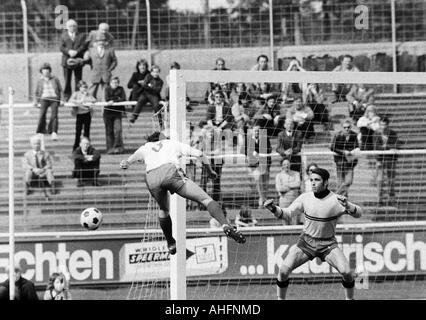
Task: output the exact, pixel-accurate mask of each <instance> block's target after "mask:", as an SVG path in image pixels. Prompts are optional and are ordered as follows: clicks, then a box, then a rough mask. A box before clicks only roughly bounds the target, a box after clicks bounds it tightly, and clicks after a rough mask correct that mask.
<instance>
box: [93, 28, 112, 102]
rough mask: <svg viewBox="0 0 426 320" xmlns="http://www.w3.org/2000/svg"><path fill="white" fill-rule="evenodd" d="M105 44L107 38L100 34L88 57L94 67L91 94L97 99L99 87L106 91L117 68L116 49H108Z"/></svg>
mask: <svg viewBox="0 0 426 320" xmlns="http://www.w3.org/2000/svg"><path fill="white" fill-rule="evenodd" d="M105 43H106V36H105V35H104V34H103V33H98V34H97V35H96V38H95V44H94V46H93V47H92V48H90V49H89V55H88V59H89V60H90V62H91V65H92V71H91V77H90V79H91V82H92V84H91V87H90V92H91V93H92V96H94V97H95V98H96V99H97V96H98V89H99V87H101V90H102V91H103V90H104V89H105V86H106V85H107V84H108V83H109V81H110V79H111V76H112V71H113V70H114V69H115V67H116V66H117V57H116V56H115V51H114V49H112V48H108V47H106V46H105ZM101 96H104V92H102V95H101Z"/></svg>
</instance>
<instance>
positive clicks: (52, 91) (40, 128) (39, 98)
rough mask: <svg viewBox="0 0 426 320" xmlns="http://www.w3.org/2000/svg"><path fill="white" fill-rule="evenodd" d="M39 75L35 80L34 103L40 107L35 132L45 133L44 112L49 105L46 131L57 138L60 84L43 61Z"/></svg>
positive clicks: (53, 137) (54, 138) (60, 95)
mask: <svg viewBox="0 0 426 320" xmlns="http://www.w3.org/2000/svg"><path fill="white" fill-rule="evenodd" d="M40 73H41V77H40V79H39V80H38V81H37V86H36V91H35V95H34V96H35V101H34V104H35V105H36V106H39V107H40V116H39V120H38V125H37V131H36V133H42V134H43V133H46V113H47V109H48V108H49V107H50V120H49V125H48V127H47V132H48V133H49V134H51V138H52V140H54V141H56V140H58V125H59V124H58V122H59V121H58V108H59V105H60V103H61V98H62V86H61V83H60V81H59V79H58V78H57V77H55V76H54V75H52V67H51V66H50V64H49V63H44V64H43V65H42V66H41V68H40Z"/></svg>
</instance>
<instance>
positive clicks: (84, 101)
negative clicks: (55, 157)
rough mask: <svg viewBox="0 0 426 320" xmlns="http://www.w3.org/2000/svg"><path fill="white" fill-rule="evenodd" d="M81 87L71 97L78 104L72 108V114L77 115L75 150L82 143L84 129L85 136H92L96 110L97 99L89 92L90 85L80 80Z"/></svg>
mask: <svg viewBox="0 0 426 320" xmlns="http://www.w3.org/2000/svg"><path fill="white" fill-rule="evenodd" d="M79 87H80V88H79V91H77V92H74V93H73V95H72V96H71V98H70V102H71V103H73V104H74V105H76V106H74V107H72V109H71V115H72V116H74V117H76V121H75V139H74V145H73V148H72V150H73V151H74V150H75V149H77V148H78V146H79V144H80V136H81V131H82V130H84V136H85V137H87V138H90V124H91V122H92V114H93V112H94V110H93V104H94V103H95V102H96V99H95V98H94V97H93V96H92V95H91V94H90V93H89V86H88V85H87V83H86V82H84V81H80V82H79Z"/></svg>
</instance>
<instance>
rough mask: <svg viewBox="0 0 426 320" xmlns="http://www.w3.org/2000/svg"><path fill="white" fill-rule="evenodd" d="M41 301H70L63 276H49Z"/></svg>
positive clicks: (57, 273)
mask: <svg viewBox="0 0 426 320" xmlns="http://www.w3.org/2000/svg"><path fill="white" fill-rule="evenodd" d="M43 300H72V296H71V292H70V291H69V288H68V284H67V279H65V275H64V274H62V273H59V272H54V273H52V274H51V275H50V277H49V283H48V284H47V287H46V291H45V292H44V295H43Z"/></svg>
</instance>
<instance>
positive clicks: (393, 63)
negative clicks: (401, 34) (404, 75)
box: [391, 0, 398, 93]
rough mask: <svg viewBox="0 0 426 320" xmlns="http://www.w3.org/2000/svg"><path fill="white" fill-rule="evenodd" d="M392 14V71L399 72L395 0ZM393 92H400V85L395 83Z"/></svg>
mask: <svg viewBox="0 0 426 320" xmlns="http://www.w3.org/2000/svg"><path fill="white" fill-rule="evenodd" d="M391 16H392V72H397V71H398V70H397V61H396V59H397V53H396V19H395V0H391ZM393 92H394V93H398V85H397V84H394V85H393Z"/></svg>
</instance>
